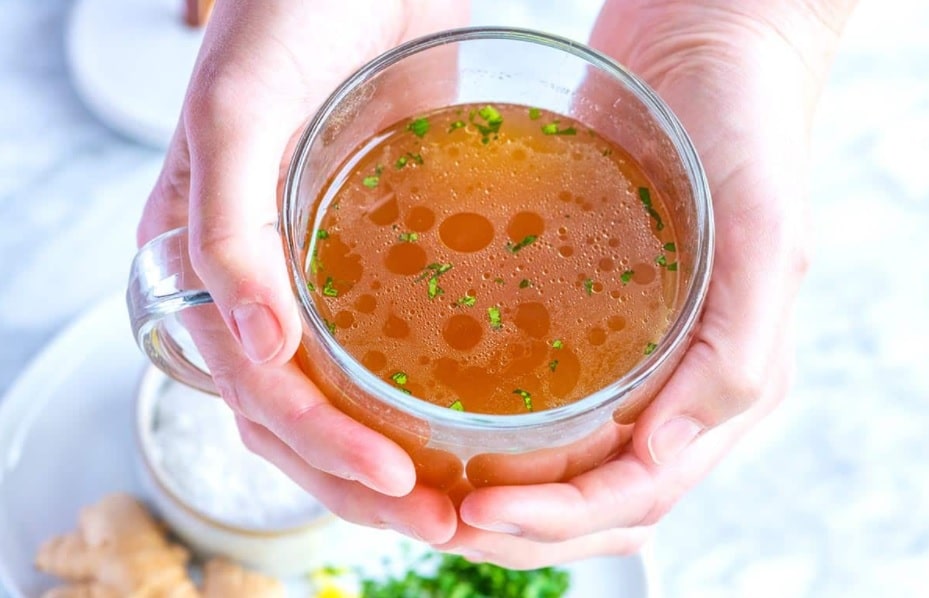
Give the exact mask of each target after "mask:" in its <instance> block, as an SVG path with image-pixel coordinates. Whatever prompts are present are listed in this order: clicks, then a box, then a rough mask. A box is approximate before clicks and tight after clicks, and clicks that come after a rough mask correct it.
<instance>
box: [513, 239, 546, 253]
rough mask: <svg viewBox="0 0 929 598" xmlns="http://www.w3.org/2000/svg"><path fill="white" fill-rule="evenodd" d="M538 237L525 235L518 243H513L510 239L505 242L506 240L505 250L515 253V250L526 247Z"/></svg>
mask: <svg viewBox="0 0 929 598" xmlns="http://www.w3.org/2000/svg"><path fill="white" fill-rule="evenodd" d="M538 238H539V237H538V235H526V236H525V237H523V240H522V241H520V242H519V243H515V244H514V243H513V242H512V241H507V242H506V249H507V251H509V252H510V253H517V252H519V250H521V249H522V248H524V247H527V246H529V245H532V244H533V243H535V242H536V239H538Z"/></svg>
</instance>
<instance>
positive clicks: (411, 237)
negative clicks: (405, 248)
mask: <svg viewBox="0 0 929 598" xmlns="http://www.w3.org/2000/svg"><path fill="white" fill-rule="evenodd" d="M399 238H400V240H401V241H403V242H404V243H415V242H416V241H419V235H418V234H417V233H400V237H399Z"/></svg>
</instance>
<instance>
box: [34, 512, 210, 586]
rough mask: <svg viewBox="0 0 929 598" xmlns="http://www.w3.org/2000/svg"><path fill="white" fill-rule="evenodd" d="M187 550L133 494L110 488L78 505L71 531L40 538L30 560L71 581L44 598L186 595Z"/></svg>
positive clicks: (191, 584)
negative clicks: (91, 501)
mask: <svg viewBox="0 0 929 598" xmlns="http://www.w3.org/2000/svg"><path fill="white" fill-rule="evenodd" d="M189 556H190V555H189V554H188V552H187V550H186V549H184V548H183V547H182V546H180V545H177V544H171V543H170V542H168V539H167V537H166V536H165V530H164V528H163V527H162V526H161V525H159V524H158V523H157V522H156V521H155V520H154V519H153V518H152V516H151V515H150V514H149V512H148V511H147V510H146V509H145V507H144V506H142V505H141V504H140V503H139V502H138V501H137V500H135V499H134V498H133V497H131V496H129V495H127V494H112V495H109V496H106V497H104V498H103V499H102V500H100V502H98V503H96V504H94V505H91V506H89V507H85V508H84V509H82V510H81V513H80V517H79V523H78V530H77V531H76V532H73V533H70V534H66V535H64V536H58V537H55V538H52V539H50V540H49V541H47V542H46V543H45V544H43V545H42V546H41V547H40V548H39V552H38V554H37V555H36V560H35V564H36V567H37V568H38V569H39V570H41V571H44V572H46V573H50V574H52V575H55V576H56V577H59V578H61V579H63V580H65V581H67V582H71V583H70V584H69V585H66V586H63V587H60V588H54V589H52V590H50V591H49V592H46V594H45V598H109V597H110V596H119V597H135V598H142V597H146V598H156V597H168V596H171V597H176V598H187V597H195V596H199V594H198V592H197V589H196V587H195V586H194V584H193V582H191V580H190V578H189V577H188V575H187V561H188V559H189Z"/></svg>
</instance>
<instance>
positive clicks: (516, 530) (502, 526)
mask: <svg viewBox="0 0 929 598" xmlns="http://www.w3.org/2000/svg"><path fill="white" fill-rule="evenodd" d="M474 527H477V528H480V529H482V530H484V531H488V532H498V533H501V534H510V535H511V536H521V535H523V529H522V528H521V527H519V526H518V525H516V524H514V523H507V522H505V521H491V522H490V523H482V524H481V525H475V526H474Z"/></svg>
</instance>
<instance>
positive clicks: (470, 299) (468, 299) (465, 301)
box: [458, 294, 477, 307]
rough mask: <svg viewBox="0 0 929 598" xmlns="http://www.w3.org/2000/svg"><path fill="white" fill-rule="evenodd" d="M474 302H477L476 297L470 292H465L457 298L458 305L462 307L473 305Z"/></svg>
mask: <svg viewBox="0 0 929 598" xmlns="http://www.w3.org/2000/svg"><path fill="white" fill-rule="evenodd" d="M475 303H477V297H475V296H474V295H471V294H467V295H465V296H464V297H462V298H460V299H459V300H458V305H462V306H464V307H474V304H475Z"/></svg>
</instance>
